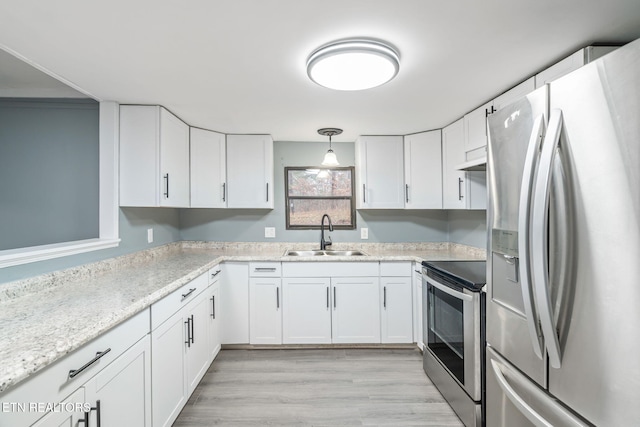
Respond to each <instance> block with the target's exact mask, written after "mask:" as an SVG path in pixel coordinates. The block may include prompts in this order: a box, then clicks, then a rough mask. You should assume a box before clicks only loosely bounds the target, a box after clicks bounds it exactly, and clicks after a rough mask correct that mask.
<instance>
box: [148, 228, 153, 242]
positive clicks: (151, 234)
mask: <svg viewBox="0 0 640 427" xmlns="http://www.w3.org/2000/svg"><path fill="white" fill-rule="evenodd" d="M147 243H153V228H147Z"/></svg>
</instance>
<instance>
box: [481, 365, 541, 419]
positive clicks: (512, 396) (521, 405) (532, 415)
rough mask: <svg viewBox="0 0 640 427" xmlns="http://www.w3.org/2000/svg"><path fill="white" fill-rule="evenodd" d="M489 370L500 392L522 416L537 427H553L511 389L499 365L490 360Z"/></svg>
mask: <svg viewBox="0 0 640 427" xmlns="http://www.w3.org/2000/svg"><path fill="white" fill-rule="evenodd" d="M491 368H492V369H493V373H494V375H495V378H496V380H498V385H499V386H500V388H501V389H502V392H503V393H504V394H505V396H507V398H508V399H509V400H510V401H511V403H513V404H514V406H515V407H516V408H518V410H519V411H520V412H521V413H522V415H524V416H525V417H526V418H527V419H528V420H529V421H531V422H532V423H533V424H534V425H536V426H538V427H553V424H551V423H550V422H548V421H547V420H545V419H544V417H543V416H542V415H540V414H539V413H538V412H536V410H535V409H533V408H532V407H531V406H529V404H527V402H526V401H525V400H524V399H523V398H522V397H520V396H519V395H518V393H516V391H515V390H514V389H513V387H511V385H510V384H509V382H508V381H507V379H506V378H505V377H504V374H503V373H502V369H500V365H499V364H498V362H497V361H496V360H493V359H492V360H491Z"/></svg>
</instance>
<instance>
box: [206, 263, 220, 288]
mask: <svg viewBox="0 0 640 427" xmlns="http://www.w3.org/2000/svg"><path fill="white" fill-rule="evenodd" d="M220 274H222V266H221V265H220V264H218V265H214V266H213V267H211V268H210V269H209V284H212V283H213V282H217V281H218V280H219V279H220Z"/></svg>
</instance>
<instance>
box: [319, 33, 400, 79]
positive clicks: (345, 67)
mask: <svg viewBox="0 0 640 427" xmlns="http://www.w3.org/2000/svg"><path fill="white" fill-rule="evenodd" d="M399 69H400V60H399V57H398V53H397V52H396V51H395V50H394V49H393V48H392V47H390V46H388V45H386V44H384V43H381V42H379V41H375V40H366V39H352V40H341V41H337V42H334V43H330V44H328V45H325V46H322V47H321V48H319V49H317V50H316V51H314V52H313V53H312V54H311V56H309V59H307V74H308V75H309V78H310V79H311V80H313V81H314V82H316V83H317V84H319V85H320V86H324V87H327V88H329V89H336V90H362V89H370V88H372V87H376V86H380V85H382V84H385V83H386V82H388V81H389V80H391V79H393V78H394V77H395V76H396V74H398V70H399Z"/></svg>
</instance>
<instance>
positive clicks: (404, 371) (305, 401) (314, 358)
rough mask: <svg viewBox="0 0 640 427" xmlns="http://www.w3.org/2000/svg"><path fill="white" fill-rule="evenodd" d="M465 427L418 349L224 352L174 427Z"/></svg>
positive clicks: (210, 369) (194, 393)
mask: <svg viewBox="0 0 640 427" xmlns="http://www.w3.org/2000/svg"><path fill="white" fill-rule="evenodd" d="M214 425H215V426H217V425H229V426H265V425H271V426H362V425H364V426H462V423H461V422H460V420H459V419H458V418H457V417H456V415H455V413H454V412H453V410H452V409H451V407H449V405H448V404H447V403H446V402H445V401H444V399H443V398H442V396H441V395H440V393H439V392H438V390H437V389H436V388H435V386H434V385H433V384H432V383H431V381H430V380H429V378H428V377H427V376H426V375H425V373H424V371H423V370H422V354H421V353H420V351H418V350H417V349H415V350H412V349H293V350H222V351H221V352H220V354H219V355H218V357H217V358H216V360H215V361H214V362H213V364H212V365H211V367H210V368H209V371H208V372H207V374H206V375H205V376H204V378H203V380H202V382H201V383H200V385H199V386H198V387H197V389H196V390H195V391H194V392H193V394H192V396H191V398H190V399H189V402H188V403H187V405H186V406H185V408H184V409H183V411H182V413H181V414H180V416H179V417H178V419H177V420H176V422H175V424H174V427H201V426H214Z"/></svg>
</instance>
